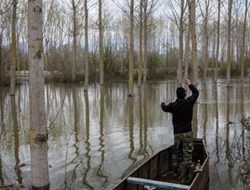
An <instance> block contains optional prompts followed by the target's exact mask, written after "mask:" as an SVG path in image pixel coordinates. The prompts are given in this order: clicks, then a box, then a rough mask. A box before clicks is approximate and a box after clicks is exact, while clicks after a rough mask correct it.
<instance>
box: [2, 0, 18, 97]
mask: <svg viewBox="0 0 250 190" xmlns="http://www.w3.org/2000/svg"><path fill="white" fill-rule="evenodd" d="M12 3H13V4H12V21H11V53H12V56H11V59H12V60H11V65H10V95H15V86H16V65H17V54H16V45H17V43H16V41H17V40H16V10H17V0H13V1H12ZM0 59H1V58H0Z"/></svg>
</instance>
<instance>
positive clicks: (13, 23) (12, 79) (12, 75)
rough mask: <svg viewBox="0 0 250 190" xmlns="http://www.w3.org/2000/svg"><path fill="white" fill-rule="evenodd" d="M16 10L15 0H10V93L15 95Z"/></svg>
mask: <svg viewBox="0 0 250 190" xmlns="http://www.w3.org/2000/svg"><path fill="white" fill-rule="evenodd" d="M16 10H17V0H13V1H12V21H11V53H12V56H11V58H12V60H11V65H10V95H15V86H16V65H17V53H16V52H17V50H16V46H17V42H16V41H17V40H16V20H17V16H16Z"/></svg>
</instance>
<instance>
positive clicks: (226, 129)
mask: <svg viewBox="0 0 250 190" xmlns="http://www.w3.org/2000/svg"><path fill="white" fill-rule="evenodd" d="M176 87H177V85H176V83H175V81H172V80H169V81H162V82H157V83H150V82H149V83H148V84H145V85H144V86H143V87H142V88H141V89H138V88H137V87H135V88H134V93H135V96H134V97H133V98H128V97H127V84H126V83H112V84H106V85H104V86H102V87H100V86H99V85H98V84H92V85H90V87H89V90H88V92H84V88H83V84H47V85H46V87H45V93H46V95H45V96H46V113H47V124H48V126H49V141H48V143H49V164H50V166H51V167H50V169H49V172H50V182H51V189H86V190H88V189H90V190H91V189H94V190H110V189H112V187H114V185H115V184H117V183H118V182H119V180H121V178H122V177H124V176H125V175H126V174H127V173H128V172H129V171H131V170H133V168H134V167H136V166H137V165H138V164H139V163H140V161H142V160H143V159H145V158H147V157H149V156H150V155H152V154H154V153H157V152H158V151H159V150H161V149H164V148H166V147H168V146H171V145H172V143H173V130H172V123H171V115H170V114H167V113H165V112H163V111H162V110H161V108H160V103H161V102H162V101H165V102H166V103H167V102H170V101H173V100H175V89H176ZM197 88H198V90H199V91H200V96H199V98H198V101H197V104H196V105H195V109H194V118H193V130H194V136H195V137H198V138H203V140H204V142H205V144H206V147H207V149H208V152H209V154H210V188H209V189H211V190H217V189H219V190H223V189H227V190H238V189H239V190H241V189H250V184H249V183H250V163H249V160H250V132H249V131H248V130H246V129H245V128H244V127H243V126H242V125H241V123H240V121H241V119H242V118H243V117H248V116H250V80H246V81H245V82H244V83H237V82H236V81H235V82H232V86H230V87H226V83H225V81H224V80H219V81H217V82H216V83H214V82H212V81H211V80H207V81H199V84H198V86H197ZM28 92H29V90H28V84H23V85H22V86H20V87H18V88H17V93H16V96H15V97H14V98H11V97H10V96H9V89H8V88H6V87H1V88H0V185H8V184H13V183H14V182H15V181H18V182H19V183H24V184H30V179H31V176H30V154H29V144H28V143H29V138H28V132H29V99H28V97H29V96H28Z"/></svg>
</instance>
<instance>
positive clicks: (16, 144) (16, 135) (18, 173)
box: [10, 96, 23, 184]
mask: <svg viewBox="0 0 250 190" xmlns="http://www.w3.org/2000/svg"><path fill="white" fill-rule="evenodd" d="M10 103H11V113H12V121H13V133H14V157H15V161H16V163H15V171H16V176H17V181H18V183H19V184H22V182H23V179H22V171H21V169H20V158H19V128H18V122H17V111H16V100H15V96H10Z"/></svg>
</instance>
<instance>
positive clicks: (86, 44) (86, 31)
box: [84, 0, 89, 91]
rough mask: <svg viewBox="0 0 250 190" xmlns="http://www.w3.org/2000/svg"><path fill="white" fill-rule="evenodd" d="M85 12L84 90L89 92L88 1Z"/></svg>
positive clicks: (85, 4) (85, 3)
mask: <svg viewBox="0 0 250 190" xmlns="http://www.w3.org/2000/svg"><path fill="white" fill-rule="evenodd" d="M84 10H85V48H84V62H85V70H84V71H85V73H84V77H85V78H84V90H85V91H87V90H88V85H89V41H88V38H89V35H88V27H89V24H88V19H89V16H88V15H89V13H88V0H84Z"/></svg>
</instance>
